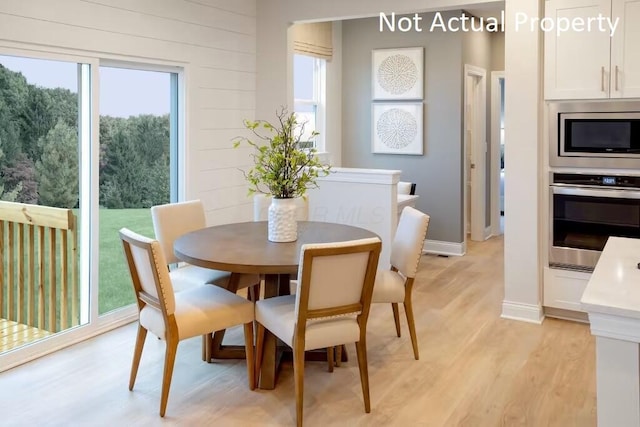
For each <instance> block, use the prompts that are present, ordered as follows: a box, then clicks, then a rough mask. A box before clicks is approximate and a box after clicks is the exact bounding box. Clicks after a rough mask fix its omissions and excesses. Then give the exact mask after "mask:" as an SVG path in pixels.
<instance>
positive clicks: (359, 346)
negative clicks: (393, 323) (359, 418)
mask: <svg viewBox="0 0 640 427" xmlns="http://www.w3.org/2000/svg"><path fill="white" fill-rule="evenodd" d="M356 354H357V355H358V368H359V369H360V383H361V384H362V396H363V397H364V411H365V412H366V413H367V414H368V413H369V412H371V401H370V399H369V367H368V365H367V342H366V341H365V338H364V337H362V336H361V337H360V341H359V342H357V343H356Z"/></svg>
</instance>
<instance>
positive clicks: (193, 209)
mask: <svg viewBox="0 0 640 427" xmlns="http://www.w3.org/2000/svg"><path fill="white" fill-rule="evenodd" d="M151 218H152V219H153V231H154V232H155V234H156V239H158V241H159V242H160V243H161V245H162V249H163V251H164V253H165V256H166V259H167V263H168V264H174V263H177V262H179V260H178V258H176V256H175V255H174V253H173V242H174V241H175V240H176V239H177V238H178V237H180V236H182V235H183V234H186V233H189V232H191V231H195V230H199V229H201V228H205V227H206V218H205V215H204V206H203V204H202V202H201V201H200V200H190V201H187V202H179V203H168V204H166V205H158V206H153V207H152V208H151Z"/></svg>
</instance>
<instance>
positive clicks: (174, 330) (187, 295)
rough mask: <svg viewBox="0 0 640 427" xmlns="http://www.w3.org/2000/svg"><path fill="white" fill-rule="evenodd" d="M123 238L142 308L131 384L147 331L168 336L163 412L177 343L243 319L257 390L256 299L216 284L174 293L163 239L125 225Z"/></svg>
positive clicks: (252, 384) (252, 379)
mask: <svg viewBox="0 0 640 427" xmlns="http://www.w3.org/2000/svg"><path fill="white" fill-rule="evenodd" d="M120 238H121V240H122V244H123V247H124V253H125V256H126V259H127V265H128V267H129V272H130V274H131V280H132V282H133V288H134V291H135V294H136V302H137V304H138V311H139V316H138V320H139V321H138V336H137V338H136V345H135V349H134V352H133V362H132V364H131V376H130V378H129V390H133V386H134V383H135V381H136V375H137V373H138V366H139V365H140V357H141V356H142V349H143V347H144V342H145V338H146V336H147V331H151V333H153V334H154V335H156V336H157V337H158V338H160V339H162V340H165V341H166V350H165V351H166V353H165V361H164V371H163V377H162V392H161V397H160V416H161V417H164V414H165V410H166V408H167V400H168V398H169V388H170V386H171V377H172V374H173V365H174V362H175V357H176V352H177V350H178V343H179V342H180V341H182V340H184V339H187V338H191V337H195V336H198V335H205V334H210V333H211V332H213V331H218V330H221V329H226V328H228V327H231V326H236V325H240V324H242V325H244V340H245V351H246V356H247V375H248V378H249V388H250V389H251V390H253V389H254V388H255V383H256V381H255V368H254V361H255V358H254V348H253V320H254V303H253V302H251V301H248V300H247V299H245V298H242V297H240V296H238V295H236V294H234V293H231V292H229V291H227V290H225V289H222V288H220V287H218V286H196V287H193V288H190V289H186V290H183V291H182V292H178V293H175V294H174V290H173V286H172V282H171V277H170V276H169V272H168V271H167V269H166V268H165V265H166V260H165V257H164V253H163V250H162V246H161V245H160V243H159V242H158V241H157V240H152V239H149V238H146V237H144V236H141V235H139V234H136V233H134V232H132V231H131V230H128V229H126V228H123V229H121V230H120Z"/></svg>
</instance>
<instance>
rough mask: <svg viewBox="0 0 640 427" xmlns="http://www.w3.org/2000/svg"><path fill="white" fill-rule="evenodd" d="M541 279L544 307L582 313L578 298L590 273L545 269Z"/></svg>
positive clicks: (585, 285)
mask: <svg viewBox="0 0 640 427" xmlns="http://www.w3.org/2000/svg"><path fill="white" fill-rule="evenodd" d="M543 278H544V292H543V305H544V306H545V307H552V308H560V309H562V310H571V311H577V312H581V311H584V310H583V308H582V306H581V304H580V298H582V293H583V292H584V289H585V288H586V287H587V283H588V282H589V279H590V278H591V273H586V272H582V271H572V270H561V269H556V268H549V267H545V268H544V276H543Z"/></svg>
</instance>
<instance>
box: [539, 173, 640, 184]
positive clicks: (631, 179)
mask: <svg viewBox="0 0 640 427" xmlns="http://www.w3.org/2000/svg"><path fill="white" fill-rule="evenodd" d="M552 180H553V182H552V184H566V185H573V186H583V185H584V186H589V187H618V188H640V176H628V175H591V174H578V173H554V174H553V178H552Z"/></svg>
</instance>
